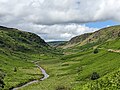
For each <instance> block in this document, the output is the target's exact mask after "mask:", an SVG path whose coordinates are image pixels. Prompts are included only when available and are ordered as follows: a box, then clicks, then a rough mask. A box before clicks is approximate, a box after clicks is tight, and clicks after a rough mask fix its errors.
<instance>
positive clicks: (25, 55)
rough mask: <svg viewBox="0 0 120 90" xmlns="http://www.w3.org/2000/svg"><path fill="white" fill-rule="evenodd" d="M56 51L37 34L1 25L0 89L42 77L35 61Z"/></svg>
mask: <svg viewBox="0 0 120 90" xmlns="http://www.w3.org/2000/svg"><path fill="white" fill-rule="evenodd" d="M56 53H57V54H58V53H59V52H58V51H57V50H56V49H54V48H52V47H50V46H49V45H48V44H47V43H46V42H45V41H44V40H43V39H41V38H40V37H39V36H37V35H36V34H33V33H30V32H24V31H20V30H18V29H14V28H7V27H3V26H0V90H1V88H3V85H4V89H2V90H11V89H12V88H13V87H17V86H21V85H23V84H25V83H27V82H29V81H33V80H36V79H40V78H41V77H43V75H42V74H41V72H40V70H39V68H37V67H36V66H35V63H33V62H36V61H39V60H45V58H49V57H50V58H51V57H52V56H53V55H54V54H55V55H56ZM56 56H57V55H56ZM3 73H4V74H3Z"/></svg>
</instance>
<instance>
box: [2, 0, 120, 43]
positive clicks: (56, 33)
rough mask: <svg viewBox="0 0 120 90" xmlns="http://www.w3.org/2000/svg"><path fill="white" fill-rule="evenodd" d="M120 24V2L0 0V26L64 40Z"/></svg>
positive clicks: (44, 37) (118, 0)
mask: <svg viewBox="0 0 120 90" xmlns="http://www.w3.org/2000/svg"><path fill="white" fill-rule="evenodd" d="M119 24H120V0H0V25H1V26H7V27H14V28H18V29H20V30H23V31H28V32H33V33H36V34H37V35H39V36H40V37H42V38H43V39H44V40H45V41H66V40H70V39H71V38H72V37H75V36H77V35H81V34H83V33H89V32H94V31H96V30H99V29H101V28H104V27H108V26H113V25H119Z"/></svg>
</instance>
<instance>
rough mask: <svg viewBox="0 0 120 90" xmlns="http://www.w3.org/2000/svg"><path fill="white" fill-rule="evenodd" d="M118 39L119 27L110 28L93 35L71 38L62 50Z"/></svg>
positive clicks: (119, 35) (119, 34)
mask: <svg viewBox="0 0 120 90" xmlns="http://www.w3.org/2000/svg"><path fill="white" fill-rule="evenodd" d="M119 37H120V26H111V27H106V28H103V29H100V30H98V31H96V32H93V33H88V34H83V35H80V36H77V37H74V38H72V39H71V40H70V41H69V42H67V43H66V44H65V45H63V46H61V47H63V48H68V47H77V46H83V45H86V44H94V45H98V44H102V43H105V42H107V41H111V40H115V39H117V38H119Z"/></svg>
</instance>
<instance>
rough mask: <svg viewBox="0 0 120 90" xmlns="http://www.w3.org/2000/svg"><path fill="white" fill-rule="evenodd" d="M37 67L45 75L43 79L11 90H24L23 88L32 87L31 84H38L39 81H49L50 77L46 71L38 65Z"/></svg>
mask: <svg viewBox="0 0 120 90" xmlns="http://www.w3.org/2000/svg"><path fill="white" fill-rule="evenodd" d="M36 66H37V67H38V68H39V69H40V71H41V72H42V74H43V75H44V77H43V78H41V79H40V80H34V81H30V82H28V83H26V84H24V85H22V86H20V87H16V88H13V89H11V90H19V89H21V88H23V87H26V86H29V85H31V84H33V83H37V82H39V81H43V80H45V79H47V78H48V77H49V75H48V74H47V73H46V71H45V70H44V69H43V68H42V67H40V66H39V65H38V64H36Z"/></svg>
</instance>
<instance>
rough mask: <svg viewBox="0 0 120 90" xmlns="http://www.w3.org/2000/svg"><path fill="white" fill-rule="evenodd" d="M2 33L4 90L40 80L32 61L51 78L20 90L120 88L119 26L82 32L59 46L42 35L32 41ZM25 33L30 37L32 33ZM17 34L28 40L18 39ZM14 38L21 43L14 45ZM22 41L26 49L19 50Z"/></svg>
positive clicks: (106, 89)
mask: <svg viewBox="0 0 120 90" xmlns="http://www.w3.org/2000/svg"><path fill="white" fill-rule="evenodd" d="M18 31H19V30H15V31H13V32H14V33H16V32H18ZM1 32H4V33H1V34H0V35H1V37H2V38H3V39H2V40H1V42H2V43H1V48H0V50H1V52H0V62H1V63H0V71H2V72H1V75H2V77H3V78H4V79H3V78H2V79H1V80H2V81H3V82H4V84H5V85H4V84H3V85H4V89H3V90H6V89H10V88H12V87H16V86H21V85H23V84H24V83H26V82H28V81H31V80H34V79H38V80H39V79H40V78H41V77H42V74H41V72H40V71H39V69H38V68H37V67H36V66H35V64H34V63H33V62H37V63H38V65H40V66H41V67H43V68H44V69H45V70H46V72H47V73H48V74H49V75H50V77H49V78H47V79H46V80H44V81H40V82H38V83H34V84H32V85H29V86H26V87H24V88H21V89H20V90H119V89H120V78H119V77H120V37H119V32H120V26H112V27H108V28H104V29H101V30H99V31H96V32H94V33H90V34H83V35H81V36H78V37H77V39H76V37H75V38H73V39H71V41H69V42H67V44H64V45H62V46H60V47H58V49H55V48H52V47H50V46H49V45H48V44H46V43H45V42H44V41H43V40H42V42H41V39H40V38H39V39H40V40H39V42H37V41H38V40H37V41H36V40H35V39H34V38H32V41H31V40H30V38H26V37H23V36H21V35H20V34H18V35H17V36H15V35H13V34H12V35H11V36H10V37H9V35H8V34H7V33H8V32H9V31H8V30H1ZM13 32H12V33H13ZM19 32H21V31H19ZM23 33H25V34H24V35H25V36H27V35H28V37H29V34H31V33H27V32H23ZM19 35H20V36H19ZM22 35H23V34H22ZM32 35H35V34H32ZM84 35H85V36H84ZM14 36H15V39H14V38H13V37H14ZM18 36H19V37H20V38H24V39H26V40H27V41H28V42H29V43H26V41H25V42H24V40H23V41H19V40H18V39H17V38H18ZM35 36H36V35H35ZM6 37H9V38H6ZM36 37H37V36H36ZM4 38H5V39H7V41H6V40H4ZM12 40H13V41H14V42H17V43H18V44H14V42H13V41H12ZM3 42H4V43H3ZM43 43H44V44H43ZM23 44H24V45H25V49H24V48H22V49H23V50H21V49H20V50H19V49H18V47H19V46H22V45H23ZM12 45H15V46H14V47H13V46H12ZM17 45H18V46H17ZM68 45H69V46H70V47H69V46H68ZM61 47H62V48H61ZM26 49H27V50H26ZM62 52H63V53H64V54H62Z"/></svg>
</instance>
